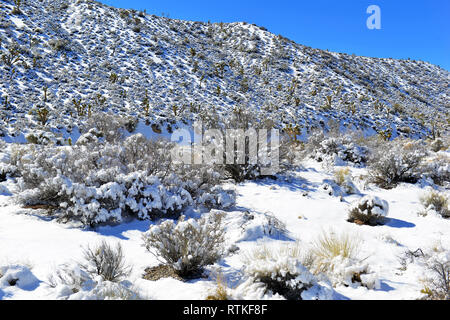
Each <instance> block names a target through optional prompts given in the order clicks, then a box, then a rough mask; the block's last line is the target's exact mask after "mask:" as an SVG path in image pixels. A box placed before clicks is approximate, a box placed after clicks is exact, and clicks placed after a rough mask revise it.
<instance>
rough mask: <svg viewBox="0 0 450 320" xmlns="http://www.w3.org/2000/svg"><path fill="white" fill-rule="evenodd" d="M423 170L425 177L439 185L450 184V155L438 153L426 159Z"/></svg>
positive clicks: (422, 166)
mask: <svg viewBox="0 0 450 320" xmlns="http://www.w3.org/2000/svg"><path fill="white" fill-rule="evenodd" d="M421 170H422V172H423V175H424V177H427V178H431V179H432V180H433V182H434V183H435V184H437V185H444V184H445V183H449V182H450V155H449V154H448V153H443V152H440V153H437V154H435V155H433V156H431V157H428V158H426V159H425V160H424V161H423V163H422V165H421Z"/></svg>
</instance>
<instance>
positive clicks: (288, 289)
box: [243, 244, 332, 300]
mask: <svg viewBox="0 0 450 320" xmlns="http://www.w3.org/2000/svg"><path fill="white" fill-rule="evenodd" d="M301 261H302V254H301V250H300V246H299V245H298V244H295V245H286V246H279V247H273V248H270V247H267V246H265V245H259V246H257V247H256V248H254V249H253V250H251V251H248V252H247V253H246V254H245V255H244V256H243V263H244V265H245V267H244V271H245V274H246V275H247V276H248V277H250V279H252V280H253V281H254V282H257V283H262V284H263V285H264V287H265V290H266V293H267V292H271V293H272V294H279V295H281V296H283V297H284V298H286V299H287V300H302V299H305V298H306V297H308V294H307V292H308V291H309V290H311V291H315V292H316V293H317V298H319V299H329V298H330V296H331V295H332V292H330V291H329V288H326V287H323V286H321V285H320V284H319V283H318V280H317V278H316V277H315V276H314V275H313V274H312V273H311V272H309V270H308V269H307V268H306V267H305V266H304V265H303V264H302V263H301Z"/></svg>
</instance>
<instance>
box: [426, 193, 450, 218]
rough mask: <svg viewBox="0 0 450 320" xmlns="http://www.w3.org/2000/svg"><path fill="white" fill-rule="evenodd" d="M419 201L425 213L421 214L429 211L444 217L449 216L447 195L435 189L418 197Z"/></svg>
mask: <svg viewBox="0 0 450 320" xmlns="http://www.w3.org/2000/svg"><path fill="white" fill-rule="evenodd" d="M420 202H421V203H422V204H423V206H424V208H425V213H423V214H422V215H427V214H428V213H430V212H435V213H437V214H439V215H441V216H442V217H444V218H450V210H449V207H448V203H449V201H448V196H447V195H446V194H444V193H439V192H437V191H434V190H432V191H430V192H429V193H427V194H425V195H424V196H422V197H421V198H420Z"/></svg>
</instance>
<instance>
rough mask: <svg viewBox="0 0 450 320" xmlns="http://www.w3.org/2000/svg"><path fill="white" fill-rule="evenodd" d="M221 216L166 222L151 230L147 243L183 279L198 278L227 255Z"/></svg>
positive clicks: (145, 238)
mask: <svg viewBox="0 0 450 320" xmlns="http://www.w3.org/2000/svg"><path fill="white" fill-rule="evenodd" d="M222 218H223V214H222V213H213V212H212V213H210V214H209V215H208V216H207V217H203V218H200V219H198V220H195V219H187V220H186V219H185V218H184V216H182V217H180V219H179V220H178V221H177V222H174V221H173V220H166V221H164V222H162V223H161V224H159V225H154V226H151V227H150V230H149V231H148V232H146V233H145V234H144V236H143V241H144V244H145V246H146V248H147V250H149V251H150V252H151V253H152V254H154V255H155V256H156V257H157V258H158V259H162V260H161V262H162V263H164V264H168V265H170V266H172V267H173V268H174V269H175V270H176V271H177V273H178V275H180V276H181V277H193V276H198V275H200V274H201V272H202V271H203V268H204V267H205V266H207V265H210V264H213V263H215V262H216V261H217V260H219V259H220V258H221V257H222V255H223V252H224V248H223V242H224V230H223V226H222Z"/></svg>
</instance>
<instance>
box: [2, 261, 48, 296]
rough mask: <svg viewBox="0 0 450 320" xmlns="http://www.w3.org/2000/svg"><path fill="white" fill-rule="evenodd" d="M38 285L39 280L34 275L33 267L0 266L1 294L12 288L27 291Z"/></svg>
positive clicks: (17, 265)
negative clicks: (4, 290)
mask: <svg viewBox="0 0 450 320" xmlns="http://www.w3.org/2000/svg"><path fill="white" fill-rule="evenodd" d="M38 285H39V279H37V278H36V276H35V275H34V274H33V272H32V271H31V267H29V266H24V265H19V264H7V265H0V293H3V289H5V288H8V287H12V286H15V287H18V288H21V289H22V290H26V289H27V288H29V287H30V286H38Z"/></svg>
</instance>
